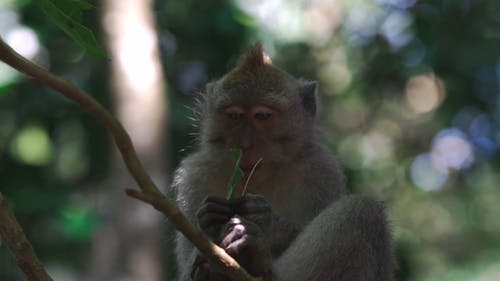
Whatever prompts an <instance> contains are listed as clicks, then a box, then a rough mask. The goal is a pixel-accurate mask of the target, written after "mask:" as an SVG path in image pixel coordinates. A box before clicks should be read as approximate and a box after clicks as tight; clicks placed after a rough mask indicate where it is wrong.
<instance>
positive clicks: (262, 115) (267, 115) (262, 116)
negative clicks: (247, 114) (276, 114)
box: [253, 112, 272, 121]
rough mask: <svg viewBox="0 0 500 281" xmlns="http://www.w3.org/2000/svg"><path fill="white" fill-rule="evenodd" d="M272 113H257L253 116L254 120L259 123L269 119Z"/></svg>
mask: <svg viewBox="0 0 500 281" xmlns="http://www.w3.org/2000/svg"><path fill="white" fill-rule="evenodd" d="M271 116H272V113H271V112H257V113H255V114H254V116H253V117H254V118H255V119H257V120H260V121H263V120H267V119H269V118H271Z"/></svg>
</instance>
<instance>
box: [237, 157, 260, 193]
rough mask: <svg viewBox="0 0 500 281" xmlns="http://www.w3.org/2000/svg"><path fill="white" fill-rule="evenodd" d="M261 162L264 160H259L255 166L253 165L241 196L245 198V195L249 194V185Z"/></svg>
mask: <svg viewBox="0 0 500 281" xmlns="http://www.w3.org/2000/svg"><path fill="white" fill-rule="evenodd" d="M261 161H262V158H259V160H257V162H255V164H254V165H253V167H252V170H251V171H250V174H249V175H248V177H247V180H246V181H245V186H244V187H243V192H242V193H241V196H245V194H246V193H247V187H248V183H249V182H250V179H251V178H252V176H253V172H254V171H255V169H257V166H259V164H260V162H261Z"/></svg>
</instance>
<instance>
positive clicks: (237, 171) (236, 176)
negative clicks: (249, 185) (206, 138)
mask: <svg viewBox="0 0 500 281" xmlns="http://www.w3.org/2000/svg"><path fill="white" fill-rule="evenodd" d="M231 155H232V156H233V158H234V159H235V160H236V163H235V164H234V171H233V175H232V177H231V179H230V180H229V183H228V184H227V188H226V199H228V200H229V199H231V198H232V197H233V191H234V188H235V186H236V184H237V183H238V181H239V180H240V179H241V178H242V177H243V176H244V175H245V173H244V172H243V170H241V168H240V161H241V156H242V155H243V151H242V150H241V149H231Z"/></svg>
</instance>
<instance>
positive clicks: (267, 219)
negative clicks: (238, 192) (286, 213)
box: [231, 194, 273, 234]
mask: <svg viewBox="0 0 500 281" xmlns="http://www.w3.org/2000/svg"><path fill="white" fill-rule="evenodd" d="M231 203H232V205H233V208H234V212H235V213H236V214H237V215H239V216H240V217H242V218H244V219H246V220H249V221H251V222H253V223H255V224H256V225H258V226H259V227H260V229H261V230H262V232H264V233H266V234H267V233H268V231H269V230H270V228H271V225H272V222H273V212H272V209H271V205H270V204H269V202H267V200H266V199H265V198H264V196H262V195H256V194H247V195H245V196H243V197H239V198H236V199H233V200H231Z"/></svg>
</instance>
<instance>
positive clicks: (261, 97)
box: [213, 89, 296, 111]
mask: <svg viewBox="0 0 500 281" xmlns="http://www.w3.org/2000/svg"><path fill="white" fill-rule="evenodd" d="M290 94H291V93H290V91H287V90H286V89H282V90H280V91H269V92H265V91H262V92H247V91H241V92H239V91H224V92H221V93H219V95H217V97H216V98H215V99H214V104H213V106H214V107H215V108H216V109H221V108H225V107H228V106H230V105H234V104H238V105H242V106H251V105H253V104H256V103H257V104H265V105H268V106H271V107H274V108H276V109H278V110H283V111H284V110H287V109H289V108H290V107H291V106H293V105H294V104H295V103H296V98H294V97H293V96H291V95H290Z"/></svg>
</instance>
